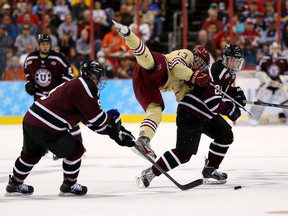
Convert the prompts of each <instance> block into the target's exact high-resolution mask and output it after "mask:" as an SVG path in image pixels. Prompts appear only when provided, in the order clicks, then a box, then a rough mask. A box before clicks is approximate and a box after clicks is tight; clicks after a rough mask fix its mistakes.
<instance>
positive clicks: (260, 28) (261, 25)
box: [254, 13, 266, 35]
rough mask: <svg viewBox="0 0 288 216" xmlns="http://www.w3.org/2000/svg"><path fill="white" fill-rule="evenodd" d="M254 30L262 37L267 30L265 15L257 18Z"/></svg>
mask: <svg viewBox="0 0 288 216" xmlns="http://www.w3.org/2000/svg"><path fill="white" fill-rule="evenodd" d="M254 29H255V31H256V32H258V34H259V35H262V34H263V32H264V31H265V30H266V23H265V22H264V15H263V14H262V13H259V14H257V15H256V16H255V25H254Z"/></svg>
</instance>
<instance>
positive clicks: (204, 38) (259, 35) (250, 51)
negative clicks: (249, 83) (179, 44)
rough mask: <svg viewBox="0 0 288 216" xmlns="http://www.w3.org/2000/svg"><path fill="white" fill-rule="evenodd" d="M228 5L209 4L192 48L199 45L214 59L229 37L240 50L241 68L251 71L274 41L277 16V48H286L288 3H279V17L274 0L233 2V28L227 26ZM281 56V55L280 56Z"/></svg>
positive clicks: (219, 0) (224, 1)
mask: <svg viewBox="0 0 288 216" xmlns="http://www.w3.org/2000/svg"><path fill="white" fill-rule="evenodd" d="M228 3H229V1H227V0H218V1H213V2H212V3H211V5H210V8H209V10H208V11H207V18H206V19H205V20H203V25H202V30H201V31H199V34H198V40H197V42H196V45H198V44H199V45H202V46H204V47H206V49H207V50H208V51H210V52H211V54H212V56H213V57H214V58H215V59H218V58H219V57H220V53H221V50H222V49H223V48H224V47H225V45H226V44H227V43H228V42H229V41H230V37H231V36H232V37H233V40H234V43H236V44H239V45H240V46H241V47H242V48H243V50H244V58H245V65H244V66H245V67H246V68H253V67H255V66H256V65H257V64H258V63H259V60H260V59H261V57H262V56H263V55H269V46H270V45H271V44H272V42H274V41H276V42H277V41H278V23H277V22H278V16H281V17H280V20H281V26H280V28H281V35H280V38H281V46H282V49H283V50H286V53H287V48H288V1H283V0H282V1H281V14H278V13H277V1H276V0H255V1H253V0H252V1H251V0H250V1H249V0H234V15H233V17H231V18H232V22H233V28H232V29H230V25H229V18H230V16H229V8H228V7H229V5H228ZM284 53H285V52H284Z"/></svg>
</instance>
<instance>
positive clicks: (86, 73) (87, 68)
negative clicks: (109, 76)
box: [80, 60, 106, 90]
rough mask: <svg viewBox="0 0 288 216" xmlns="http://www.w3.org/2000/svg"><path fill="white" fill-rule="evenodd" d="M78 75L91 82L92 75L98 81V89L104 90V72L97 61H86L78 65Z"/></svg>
mask: <svg viewBox="0 0 288 216" xmlns="http://www.w3.org/2000/svg"><path fill="white" fill-rule="evenodd" d="M80 74H81V76H82V77H84V78H86V79H88V80H91V81H92V80H93V77H92V75H93V74H94V75H95V76H96V78H97V79H98V85H97V86H98V89H99V90H102V89H104V88H105V84H106V82H105V80H106V71H105V69H104V68H103V67H102V65H101V64H100V63H99V62H97V61H91V60H87V61H84V62H82V63H81V65H80Z"/></svg>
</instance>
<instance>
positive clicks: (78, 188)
mask: <svg viewBox="0 0 288 216" xmlns="http://www.w3.org/2000/svg"><path fill="white" fill-rule="evenodd" d="M71 190H72V191H82V185H80V184H78V183H75V184H74V185H73V186H71Z"/></svg>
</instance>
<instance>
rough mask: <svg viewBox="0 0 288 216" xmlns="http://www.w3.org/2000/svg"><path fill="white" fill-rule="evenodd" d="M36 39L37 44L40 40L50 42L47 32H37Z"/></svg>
mask: <svg viewBox="0 0 288 216" xmlns="http://www.w3.org/2000/svg"><path fill="white" fill-rule="evenodd" d="M37 41H38V44H40V43H42V42H50V44H51V37H50V36H49V35H48V34H38V36H37Z"/></svg>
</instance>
